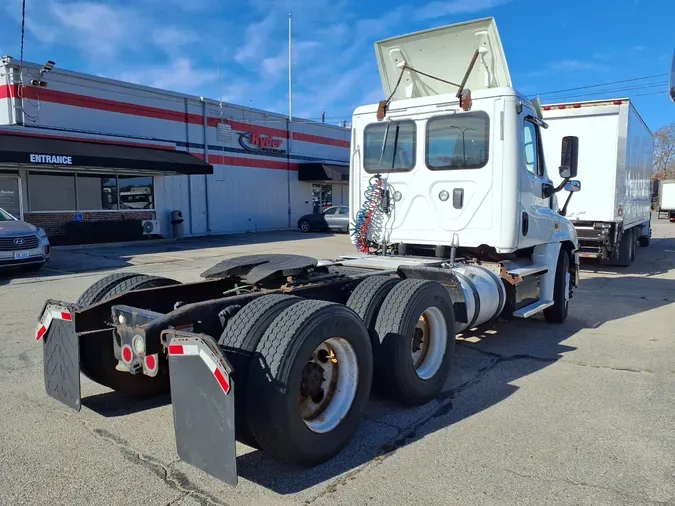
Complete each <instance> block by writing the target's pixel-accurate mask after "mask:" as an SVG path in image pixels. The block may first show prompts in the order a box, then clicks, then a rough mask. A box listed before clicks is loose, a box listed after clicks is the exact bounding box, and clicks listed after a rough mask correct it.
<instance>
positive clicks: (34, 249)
mask: <svg viewBox="0 0 675 506" xmlns="http://www.w3.org/2000/svg"><path fill="white" fill-rule="evenodd" d="M50 254H51V247H50V245H49V239H48V238H47V234H46V233H45V231H44V230H43V229H42V228H40V227H35V226H33V225H31V224H30V223H26V222H25V221H21V220H17V219H16V218H15V217H14V216H12V215H11V214H9V213H8V212H7V211H5V210H4V209H2V208H0V268H3V267H21V268H22V269H24V270H27V271H38V270H40V269H41V268H42V266H43V265H44V264H45V262H46V261H47V260H48V259H49V255H50Z"/></svg>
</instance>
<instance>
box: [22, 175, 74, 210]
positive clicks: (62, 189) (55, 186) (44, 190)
mask: <svg viewBox="0 0 675 506" xmlns="http://www.w3.org/2000/svg"><path fill="white" fill-rule="evenodd" d="M28 198H29V203H30V210H31V211H73V210H75V209H76V208H77V204H76V201H75V175H74V174H58V173H46V172H31V173H29V174H28Z"/></svg>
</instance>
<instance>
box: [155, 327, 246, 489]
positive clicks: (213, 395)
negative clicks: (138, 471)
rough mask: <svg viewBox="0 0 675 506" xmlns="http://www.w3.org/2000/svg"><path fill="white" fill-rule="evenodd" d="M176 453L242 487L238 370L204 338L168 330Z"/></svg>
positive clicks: (208, 471)
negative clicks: (237, 438)
mask: <svg viewBox="0 0 675 506" xmlns="http://www.w3.org/2000/svg"><path fill="white" fill-rule="evenodd" d="M162 334H163V341H164V342H168V348H169V375H170V384H171V404H172V408H173V424H174V431H175V434H176V448H177V451H178V456H179V457H180V458H181V460H183V461H185V462H187V463H188V464H192V465H193V466H195V467H197V468H199V469H201V470H202V471H204V472H206V473H208V474H210V475H211V476H214V477H216V478H218V479H219V480H222V481H224V482H225V483H228V484H229V485H232V486H236V485H237V454H236V443H235V427H234V384H233V382H232V379H231V378H232V377H231V373H232V367H231V366H230V364H229V362H228V361H227V359H226V358H225V356H224V355H223V353H222V352H221V351H220V349H219V348H218V345H217V344H216V341H215V340H214V339H213V338H211V337H209V336H207V335H204V334H199V335H197V334H192V333H189V332H181V331H176V330H166V331H164V332H163V333H162Z"/></svg>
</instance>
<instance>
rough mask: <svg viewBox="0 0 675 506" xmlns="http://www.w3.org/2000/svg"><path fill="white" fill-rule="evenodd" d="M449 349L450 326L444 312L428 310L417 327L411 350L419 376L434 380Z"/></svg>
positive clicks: (435, 308)
mask: <svg viewBox="0 0 675 506" xmlns="http://www.w3.org/2000/svg"><path fill="white" fill-rule="evenodd" d="M420 332H421V335H420ZM447 347H448V325H447V322H446V320H445V316H444V315H443V312H442V311H441V310H440V309H438V308H437V307H430V308H427V309H426V310H425V311H424V312H423V313H422V315H421V316H420V318H419V320H418V322H417V325H416V326H415V330H414V331H413V339H412V345H411V350H410V352H411V355H412V359H413V367H414V368H415V373H416V374H417V376H419V377H420V378H421V379H423V380H427V379H429V378H432V377H433V376H434V375H435V374H436V373H437V372H438V370H439V369H440V368H441V365H442V364H443V359H444V357H445V351H446V349H447Z"/></svg>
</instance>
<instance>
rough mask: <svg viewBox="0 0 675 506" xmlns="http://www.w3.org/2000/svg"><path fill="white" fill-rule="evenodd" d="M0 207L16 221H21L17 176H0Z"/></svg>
mask: <svg viewBox="0 0 675 506" xmlns="http://www.w3.org/2000/svg"><path fill="white" fill-rule="evenodd" d="M0 207H1V208H2V209H4V210H5V211H7V212H8V213H9V214H11V215H12V216H14V217H15V218H16V219H18V220H21V219H23V213H22V208H21V185H20V184H19V178H18V177H17V176H1V175H0Z"/></svg>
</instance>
